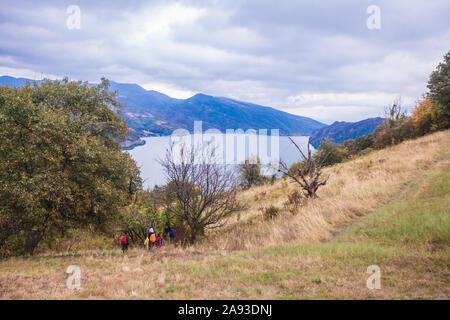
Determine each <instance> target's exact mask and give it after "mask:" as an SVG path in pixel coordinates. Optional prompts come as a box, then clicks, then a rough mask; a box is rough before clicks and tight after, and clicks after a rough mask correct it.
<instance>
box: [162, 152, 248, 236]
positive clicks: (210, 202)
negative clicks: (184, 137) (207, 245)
mask: <svg viewBox="0 0 450 320" xmlns="http://www.w3.org/2000/svg"><path fill="white" fill-rule="evenodd" d="M215 160H216V159H215V157H214V148H212V149H210V150H209V151H208V152H206V153H205V152H203V151H201V150H200V151H199V150H194V149H191V148H189V147H186V146H181V147H180V148H179V149H178V150H175V148H174V146H173V145H172V146H171V147H170V149H168V150H167V152H166V156H165V158H164V160H161V161H160V164H161V165H162V166H163V168H164V171H165V175H166V178H167V181H168V183H167V185H166V187H165V191H166V194H167V196H166V201H165V202H166V203H165V205H166V210H168V211H169V212H171V213H173V214H174V215H177V216H179V217H181V218H182V219H183V220H184V221H185V222H186V223H187V225H188V226H189V227H190V238H191V239H190V240H191V241H192V242H193V241H194V240H195V239H196V237H197V236H199V235H202V234H204V231H205V229H207V228H208V229H212V228H217V227H220V226H222V225H223V224H224V223H225V221H226V219H227V218H228V217H230V216H231V214H232V213H234V212H236V211H239V210H241V209H242V206H241V205H240V204H239V202H238V201H237V197H236V195H237V190H238V188H237V187H238V183H239V179H238V177H237V176H236V170H235V168H233V169H234V170H232V169H230V168H229V167H227V166H226V165H224V164H221V163H218V162H217V161H215Z"/></svg>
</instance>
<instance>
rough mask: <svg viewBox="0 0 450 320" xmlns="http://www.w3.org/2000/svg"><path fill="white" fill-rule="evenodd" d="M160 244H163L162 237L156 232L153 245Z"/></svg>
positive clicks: (157, 245) (158, 245) (157, 246)
mask: <svg viewBox="0 0 450 320" xmlns="http://www.w3.org/2000/svg"><path fill="white" fill-rule="evenodd" d="M162 244H163V238H162V237H161V236H160V235H159V234H158V235H157V236H156V241H155V246H156V248H159V247H161V246H162Z"/></svg>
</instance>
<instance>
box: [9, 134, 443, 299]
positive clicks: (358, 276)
mask: <svg viewBox="0 0 450 320" xmlns="http://www.w3.org/2000/svg"><path fill="white" fill-rule="evenodd" d="M326 174H327V175H329V176H330V178H329V182H328V184H327V185H326V186H325V187H324V188H323V189H320V190H319V199H316V200H314V201H311V200H304V201H303V204H302V206H300V208H298V210H290V209H291V208H290V207H289V206H285V202H286V200H287V194H288V193H289V192H292V191H293V190H294V189H295V188H296V187H295V185H293V184H291V183H290V182H289V181H287V180H286V181H284V180H279V181H277V182H276V183H275V184H274V185H264V186H260V187H255V188H252V189H250V190H248V191H245V192H243V193H242V194H241V195H240V196H241V199H242V200H243V201H244V202H245V203H246V204H247V209H246V210H245V211H244V212H242V213H241V214H240V215H237V216H235V217H234V218H233V219H231V220H230V221H229V222H228V224H227V226H226V227H224V228H223V229H221V230H218V231H217V232H216V233H215V234H211V235H210V239H209V240H205V241H204V242H203V243H202V244H200V245H198V246H195V247H192V248H188V249H183V248H175V247H172V246H165V247H163V248H162V249H160V250H159V251H158V252H156V253H151V254H147V253H144V252H143V250H141V249H138V248H135V249H132V250H130V251H129V253H128V255H127V256H124V257H122V254H121V252H120V251H119V249H118V248H116V249H107V250H106V249H105V250H92V251H80V252H78V253H76V254H73V253H71V254H68V253H58V254H55V253H54V254H47V255H40V256H34V257H31V258H10V259H8V260H4V261H1V262H0V297H1V298H3V299H11V298H16V299H22V298H37V299H40V298H43V299H48V298H121V299H122V298H130V299H159V298H168V299H173V298H175V299H183V298H187V299H191V298H197V299H211V298H218V299H226V298H229V299H245V298H250V299H253V298H263V299H268V298H276V299H303V298H306V299H316V298H319V299H322V298H332V299H336V298H337V299H348V298H350V299H360V298H363V299H377V298H392V299H411V298H427V299H429V298H433V299H438V298H440V299H448V298H449V297H450V292H449V283H450V281H449V280H450V273H449V264H450V259H449V257H450V256H449V254H450V251H449V241H450V211H449V208H450V131H445V132H438V133H435V134H433V135H428V136H425V137H422V138H419V139H416V140H410V141H407V142H404V143H402V144H400V145H397V146H394V147H391V148H387V149H384V150H381V151H377V152H372V153H371V154H368V155H366V156H364V157H361V158H357V159H356V160H353V161H349V162H347V163H343V164H338V165H335V166H333V167H330V168H327V171H326ZM269 205H274V206H276V207H278V208H279V211H280V213H279V216H278V217H277V218H275V219H273V220H265V219H263V217H262V214H261V210H260V208H262V207H268V206H269ZM73 264H75V265H78V266H80V268H81V281H82V283H81V286H82V289H81V290H80V291H71V290H68V289H67V288H66V279H67V277H68V275H67V274H65V270H66V268H67V267H68V266H69V265H73ZM369 265H378V266H379V267H380V269H381V289H380V290H369V289H367V288H366V280H367V278H368V277H369V275H368V274H366V269H367V267H368V266H369Z"/></svg>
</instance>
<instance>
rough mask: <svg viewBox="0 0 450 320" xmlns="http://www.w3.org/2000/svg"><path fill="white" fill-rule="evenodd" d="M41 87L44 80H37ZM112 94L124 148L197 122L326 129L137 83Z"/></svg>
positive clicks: (294, 130)
mask: <svg viewBox="0 0 450 320" xmlns="http://www.w3.org/2000/svg"><path fill="white" fill-rule="evenodd" d="M26 81H29V82H33V80H31V79H26V78H14V77H9V76H2V77H0V85H9V86H23V85H25V84H26ZM37 82H38V83H40V82H41V80H37ZM110 90H111V91H117V100H118V101H120V102H121V103H122V104H123V105H124V107H123V108H122V117H123V118H124V119H125V120H126V122H127V125H128V127H129V128H130V133H129V134H128V136H127V141H125V142H124V143H122V146H123V147H124V148H132V147H133V146H134V145H137V144H142V140H141V138H143V137H150V136H163V135H170V134H171V133H172V132H173V131H174V130H176V129H179V128H182V129H187V130H188V131H190V132H192V131H193V126H194V121H202V122H203V129H204V130H207V129H211V128H215V129H218V130H220V131H221V132H225V130H226V129H243V130H244V131H245V130H248V129H256V130H258V129H279V130H280V135H292V136H293V135H301V136H305V135H310V134H312V133H313V132H314V131H315V130H317V129H319V128H321V127H324V126H326V125H325V124H324V123H321V122H319V121H317V120H314V119H311V118H308V117H303V116H298V115H294V114H290V113H287V112H284V111H281V110H278V109H275V108H273V107H268V106H262V105H258V104H254V103H250V102H244V101H239V100H235V99H231V98H227V97H215V96H212V95H207V94H203V93H197V94H195V95H193V96H192V97H189V98H187V99H176V98H172V97H170V96H168V95H166V94H164V93H161V92H158V91H155V90H146V89H145V88H143V87H141V86H139V85H138V84H135V83H119V82H115V81H110Z"/></svg>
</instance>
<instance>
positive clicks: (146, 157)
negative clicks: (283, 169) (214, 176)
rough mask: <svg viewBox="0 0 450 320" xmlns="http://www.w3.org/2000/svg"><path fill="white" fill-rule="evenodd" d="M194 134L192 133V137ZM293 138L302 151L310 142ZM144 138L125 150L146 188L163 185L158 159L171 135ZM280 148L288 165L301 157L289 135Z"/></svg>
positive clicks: (306, 138)
mask: <svg viewBox="0 0 450 320" xmlns="http://www.w3.org/2000/svg"><path fill="white" fill-rule="evenodd" d="M192 136H193V135H190V137H192ZM216 136H217V135H216ZM219 136H220V137H222V139H223V141H225V134H220V135H219ZM245 136H246V139H247V140H246V141H247V142H248V141H249V140H248V139H249V138H248V136H247V135H245ZM268 137H270V136H268ZM291 138H292V139H293V140H294V141H295V143H297V145H298V146H299V147H300V148H301V149H302V151H304V152H305V151H306V150H307V143H308V137H307V136H294V137H291ZM269 139H270V138H269ZM143 140H145V145H142V146H138V147H135V148H134V149H132V150H128V151H125V152H128V153H129V154H130V155H131V157H132V158H133V159H134V160H135V161H136V163H137V165H138V167H139V169H140V170H141V177H142V179H143V180H144V188H150V189H152V188H153V187H154V186H155V185H159V186H161V185H164V184H166V180H165V176H164V172H163V168H162V166H161V165H160V164H159V163H158V159H163V158H164V156H165V154H166V150H167V149H168V148H169V146H170V143H171V136H163V137H147V138H143ZM275 146H276V145H275ZM268 149H269V152H270V153H271V142H269V141H268ZM311 149H312V150H314V148H313V147H311ZM235 150H236V147H235ZM258 150H259V149H258ZM278 150H279V158H280V159H282V160H283V161H284V162H285V163H286V164H287V165H288V166H290V165H291V164H292V163H293V162H295V161H298V160H299V159H300V158H301V155H300V153H299V152H298V150H297V149H296V148H295V146H294V145H293V144H292V143H291V141H290V140H289V138H288V137H285V136H280V137H279V140H278ZM248 155H249V148H248V146H247V145H246V155H245V158H248ZM271 155H272V153H271ZM236 158H237V156H235V157H234V159H235V160H236ZM241 162H242V161H237V162H236V163H241Z"/></svg>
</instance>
